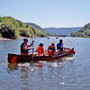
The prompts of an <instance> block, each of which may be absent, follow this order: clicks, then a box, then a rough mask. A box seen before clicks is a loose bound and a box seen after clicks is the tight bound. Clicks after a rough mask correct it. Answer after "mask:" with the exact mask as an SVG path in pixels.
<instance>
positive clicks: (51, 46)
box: [47, 43, 56, 55]
mask: <svg viewBox="0 0 90 90" xmlns="http://www.w3.org/2000/svg"><path fill="white" fill-rule="evenodd" d="M47 51H48V55H54V54H55V52H56V49H55V44H54V43H52V44H51V45H50V46H49V47H48V50H47Z"/></svg>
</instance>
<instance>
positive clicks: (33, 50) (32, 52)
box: [32, 36, 34, 61]
mask: <svg viewBox="0 0 90 90" xmlns="http://www.w3.org/2000/svg"><path fill="white" fill-rule="evenodd" d="M32 41H34V36H33V39H32ZM32 47H33V48H34V42H33V44H32ZM33 53H34V49H32V61H33Z"/></svg>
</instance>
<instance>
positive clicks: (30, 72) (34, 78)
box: [8, 57, 72, 90]
mask: <svg viewBox="0 0 90 90" xmlns="http://www.w3.org/2000/svg"><path fill="white" fill-rule="evenodd" d="M70 58H72V57H69V59H70ZM69 59H68V57H67V59H66V58H63V59H58V60H53V61H50V62H46V61H39V62H30V63H19V64H8V68H9V69H10V70H11V71H12V70H16V71H17V70H19V74H20V75H19V76H18V75H17V76H18V77H19V78H20V79H19V80H20V82H19V83H20V84H21V87H20V89H21V90H33V88H34V89H35V90H42V89H43V88H44V85H46V86H47V87H46V89H48V88H50V87H52V86H53V87H55V85H57V86H58V85H64V84H65V75H64V74H63V73H64V70H65V65H66V62H67V61H69Z"/></svg>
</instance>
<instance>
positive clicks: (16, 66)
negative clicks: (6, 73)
mask: <svg viewBox="0 0 90 90" xmlns="http://www.w3.org/2000/svg"><path fill="white" fill-rule="evenodd" d="M8 68H9V69H10V70H18V65H17V64H16V63H14V64H11V63H8Z"/></svg>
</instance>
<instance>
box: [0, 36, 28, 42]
mask: <svg viewBox="0 0 90 90" xmlns="http://www.w3.org/2000/svg"><path fill="white" fill-rule="evenodd" d="M24 38H27V37H19V38H18V39H24ZM18 39H9V38H2V37H0V41H10V40H18Z"/></svg>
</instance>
